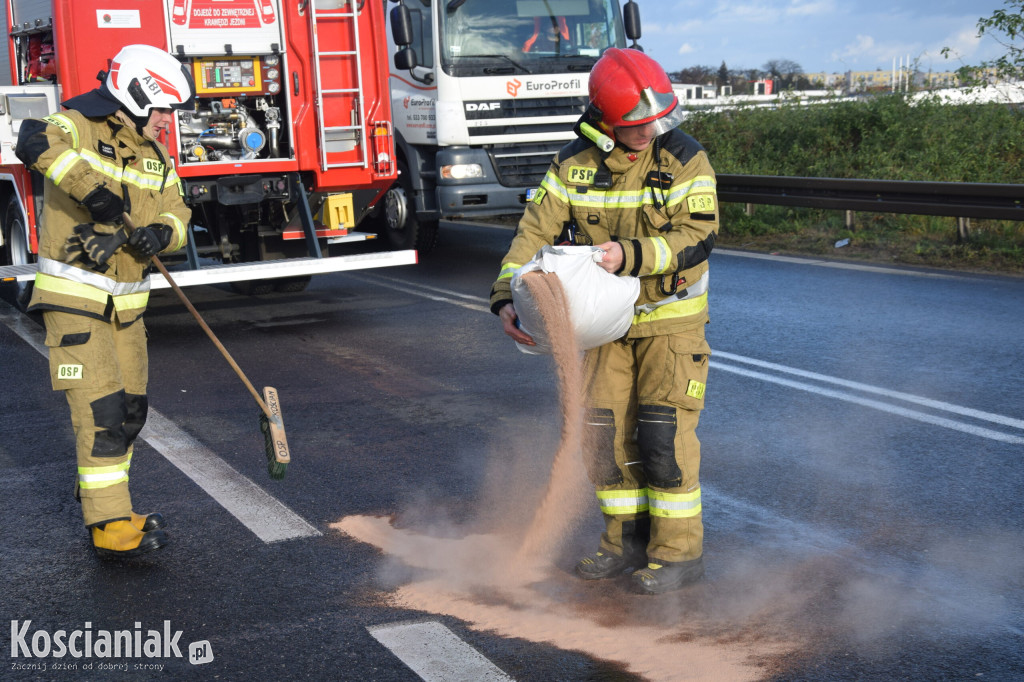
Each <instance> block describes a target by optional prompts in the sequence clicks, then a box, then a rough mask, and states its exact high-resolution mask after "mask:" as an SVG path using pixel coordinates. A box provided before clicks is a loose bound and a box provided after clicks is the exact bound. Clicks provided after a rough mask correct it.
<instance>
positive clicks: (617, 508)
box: [597, 489, 647, 516]
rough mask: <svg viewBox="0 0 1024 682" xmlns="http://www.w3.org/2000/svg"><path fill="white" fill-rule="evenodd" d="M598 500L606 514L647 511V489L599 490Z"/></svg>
mask: <svg viewBox="0 0 1024 682" xmlns="http://www.w3.org/2000/svg"><path fill="white" fill-rule="evenodd" d="M597 501H598V504H600V506H601V512H602V513H604V514H609V515H612V516H614V515H615V514H636V513H638V512H644V511H647V490H646V489H640V490H598V491H597Z"/></svg>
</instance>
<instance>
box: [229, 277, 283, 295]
mask: <svg viewBox="0 0 1024 682" xmlns="http://www.w3.org/2000/svg"><path fill="white" fill-rule="evenodd" d="M231 289H232V291H234V292H235V293H236V294H241V295H242V296H266V295H267V294H269V293H270V292H271V291H273V290H274V280H272V279H246V280H242V281H241V282H232V283H231Z"/></svg>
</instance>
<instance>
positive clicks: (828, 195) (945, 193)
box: [717, 175, 1024, 220]
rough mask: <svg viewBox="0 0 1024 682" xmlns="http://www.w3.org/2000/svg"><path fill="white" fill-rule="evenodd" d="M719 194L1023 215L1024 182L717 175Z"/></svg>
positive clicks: (851, 207) (853, 206)
mask: <svg viewBox="0 0 1024 682" xmlns="http://www.w3.org/2000/svg"><path fill="white" fill-rule="evenodd" d="M717 180H718V199H719V201H724V202H735V203H743V204H775V205H779V206H802V207H806V208H827V209H837V210H846V211H863V212H872V213H909V214H914V215H937V216H951V217H954V218H988V219H993V220H1024V185H1003V184H987V183H972V182H915V181H905V180H850V179H842V178H802V177H796V176H769V175H718V176H717Z"/></svg>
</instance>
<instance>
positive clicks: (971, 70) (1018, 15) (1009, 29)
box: [942, 0, 1024, 84]
mask: <svg viewBox="0 0 1024 682" xmlns="http://www.w3.org/2000/svg"><path fill="white" fill-rule="evenodd" d="M1004 4H1005V5H1006V9H997V10H996V11H995V12H993V13H992V16H990V17H982V18H981V19H979V20H978V37H979V38H981V37H982V36H984V35H986V34H987V35H989V36H990V37H992V38H993V39H994V40H995V41H996V42H997V43H999V44H1000V45H1002V46H1003V48H1005V49H1006V54H1004V55H1002V56H1001V57H999V58H997V59H993V60H991V61H987V62H982V63H981V64H980V65H979V66H978V67H969V66H968V67H963V68H961V69H960V71H959V74H958V75H959V76H960V79H961V80H963V81H964V82H967V83H973V84H976V83H978V82H979V81H981V80H983V79H984V77H983V74H981V71H983V70H985V69H994V70H995V72H996V76H997V77H998V78H1000V79H1002V80H1020V79H1021V78H1022V77H1024V0H1006V2H1005V3H1004ZM951 52H952V49H951V48H948V47H944V48H942V55H943V56H944V57H946V58H949V56H950V53H951Z"/></svg>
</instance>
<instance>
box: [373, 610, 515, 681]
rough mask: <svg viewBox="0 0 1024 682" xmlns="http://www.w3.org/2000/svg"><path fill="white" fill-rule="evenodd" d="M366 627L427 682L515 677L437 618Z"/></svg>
mask: <svg viewBox="0 0 1024 682" xmlns="http://www.w3.org/2000/svg"><path fill="white" fill-rule="evenodd" d="M366 629H367V631H369V633H370V634H371V635H372V636H373V638H374V639H376V640H377V641H378V642H380V643H381V644H383V645H384V646H385V647H387V648H388V650H389V651H391V653H393V654H394V655H395V656H397V657H398V658H399V659H400V660H401V661H402V663H405V664H406V665H407V666H409V668H411V669H412V671H413V672H414V673H416V674H417V675H418V676H419V677H420V679H422V680H426V682H481V681H483V680H509V681H511V680H512V678H511V677H509V676H508V675H506V674H505V673H504V672H502V671H501V669H500V668H498V667H497V666H495V665H494V664H493V663H491V662H490V661H489V660H487V658H486V657H484V655H483V654H481V653H480V652H479V651H477V650H476V649H474V648H473V647H471V646H470V645H468V644H466V643H465V642H464V641H462V640H461V639H459V637H458V636H457V635H456V634H455V633H454V632H452V631H451V630H449V629H448V628H446V627H445V626H444V625H443V624H441V623H438V622H437V621H425V622H416V623H391V624H388V625H371V626H369V627H367V628H366Z"/></svg>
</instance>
